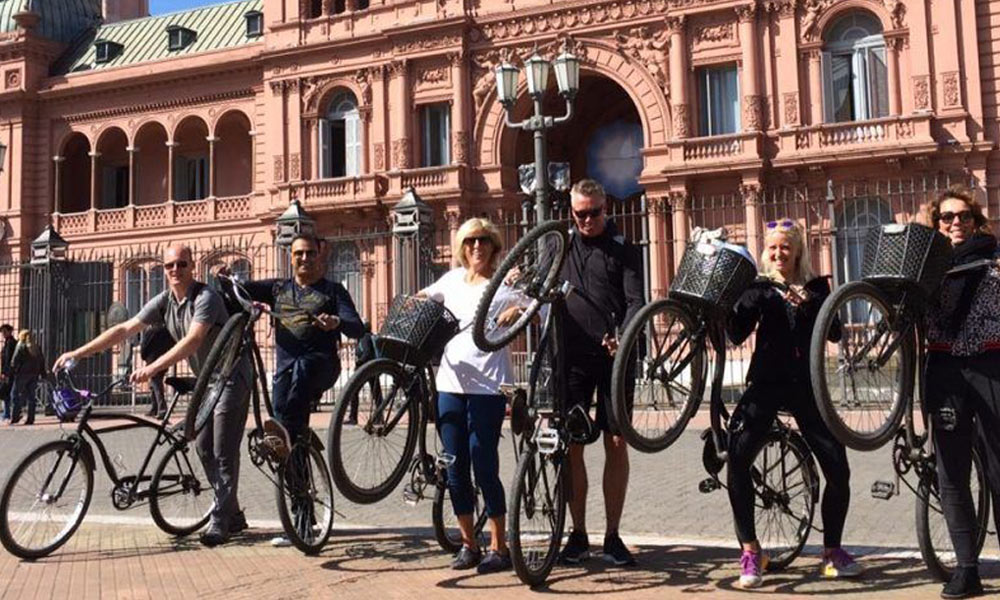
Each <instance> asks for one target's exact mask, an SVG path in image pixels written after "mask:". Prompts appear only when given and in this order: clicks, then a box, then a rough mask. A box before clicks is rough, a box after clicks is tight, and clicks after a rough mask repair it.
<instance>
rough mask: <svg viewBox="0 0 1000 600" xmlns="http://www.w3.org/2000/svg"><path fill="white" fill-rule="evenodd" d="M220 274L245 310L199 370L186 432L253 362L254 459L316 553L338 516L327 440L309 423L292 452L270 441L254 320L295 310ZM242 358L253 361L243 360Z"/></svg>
mask: <svg viewBox="0 0 1000 600" xmlns="http://www.w3.org/2000/svg"><path fill="white" fill-rule="evenodd" d="M218 279H219V281H220V282H221V283H222V284H223V291H224V293H225V294H227V295H228V296H229V298H230V299H231V300H232V302H231V304H232V305H234V306H238V307H239V308H240V310H239V311H238V312H236V313H235V314H233V315H232V316H230V317H229V320H228V321H226V324H225V326H223V328H222V331H221V332H220V333H219V335H218V337H217V338H216V340H215V342H214V344H213V345H212V349H211V350H210V351H209V353H208V357H207V358H206V360H205V364H204V366H203V367H202V369H201V372H200V374H199V376H198V379H197V383H196V385H195V387H194V390H193V393H192V396H191V401H190V402H189V404H188V408H187V413H186V414H185V432H186V434H187V438H188V439H189V440H194V439H195V437H197V435H198V433H199V432H200V431H201V430H202V429H203V428H204V427H205V425H206V424H207V423H208V420H209V419H211V418H212V416H213V413H214V410H215V405H216V404H217V402H218V400H219V398H220V397H221V395H222V392H223V390H224V388H225V386H226V385H227V383H228V382H230V381H232V380H233V379H234V377H239V376H240V374H239V373H238V372H237V370H238V369H240V368H249V369H250V372H251V374H250V381H251V385H250V395H251V408H252V409H253V410H252V413H253V417H254V428H253V430H252V431H250V433H249V434H248V435H247V452H248V454H249V457H250V462H251V464H253V465H254V466H255V467H257V469H258V470H260V471H261V472H262V473H263V474H264V476H265V477H267V478H268V479H269V480H270V481H271V483H273V484H274V486H275V501H276V503H277V505H278V518H279V520H280V521H281V527H282V530H283V531H284V533H285V535H286V536H287V537H288V540H289V541H290V542H291V543H292V545H293V546H295V547H296V548H297V549H298V550H299V551H301V552H302V553H304V554H307V555H313V554H317V553H319V552H320V551H321V550H322V549H323V546H324V545H325V544H326V542H327V540H328V539H329V538H330V535H331V533H332V531H333V517H334V508H333V503H334V499H333V484H332V483H331V481H330V472H329V469H327V466H326V461H325V460H324V458H323V450H324V448H323V443H322V442H321V441H320V439H319V436H317V435H316V433H315V432H314V431H312V430H311V429H308V430H307V431H306V432H304V433H303V434H302V435H301V436H299V438H298V439H296V440H293V441H292V447H291V448H290V449H289V453H288V455H287V456H286V457H281V456H279V455H278V453H277V452H275V450H274V449H273V448H272V447H271V445H269V444H267V443H266V442H265V435H264V421H263V419H262V416H261V402H262V401H263V404H264V408H265V410H266V411H267V415H268V417H273V415H274V411H273V408H272V406H271V400H270V395H269V393H268V390H267V376H266V373H267V371H266V370H265V369H264V361H263V359H262V358H261V354H260V348H259V347H258V346H257V341H256V336H255V331H254V326H255V325H256V323H257V322H258V321H259V320H260V318H261V317H262V316H263V315H264V314H270V315H271V316H273V317H274V318H289V317H294V316H295V315H294V314H293V313H294V312H295V311H282V312H278V311H273V310H265V308H264V306H263V305H260V304H257V303H255V302H253V300H252V299H251V298H250V295H249V293H248V292H247V291H246V289H245V288H244V287H243V286H242V285H241V284H240V282H239V281H238V280H237V279H236V278H235V277H233V276H232V275H229V274H226V273H220V274H218ZM243 361H246V363H248V364H249V367H244V366H241V364H245V363H243Z"/></svg>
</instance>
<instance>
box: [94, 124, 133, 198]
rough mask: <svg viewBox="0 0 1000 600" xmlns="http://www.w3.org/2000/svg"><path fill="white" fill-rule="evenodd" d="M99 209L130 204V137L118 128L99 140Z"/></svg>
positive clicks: (114, 128) (97, 163)
mask: <svg viewBox="0 0 1000 600" xmlns="http://www.w3.org/2000/svg"><path fill="white" fill-rule="evenodd" d="M96 146H97V161H96V165H97V202H96V206H97V208H122V207H124V206H128V203H129V186H130V185H131V181H130V180H129V166H128V150H127V148H128V137H127V136H126V135H125V132H124V131H122V130H121V129H119V128H117V127H112V128H110V129H108V130H106V131H105V132H104V133H102V134H101V137H100V138H98V140H97V144H96Z"/></svg>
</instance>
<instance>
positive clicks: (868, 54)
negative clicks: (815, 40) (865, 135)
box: [823, 11, 889, 123]
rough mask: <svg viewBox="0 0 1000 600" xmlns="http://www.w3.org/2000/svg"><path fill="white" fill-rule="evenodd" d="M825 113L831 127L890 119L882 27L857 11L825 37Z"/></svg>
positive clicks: (863, 13)
mask: <svg viewBox="0 0 1000 600" xmlns="http://www.w3.org/2000/svg"><path fill="white" fill-rule="evenodd" d="M823 96H824V98H823V99H824V102H823V106H824V112H825V113H826V121H827V122H828V123H843V122H848V121H863V120H866V119H877V118H879V117H885V116H888V115H889V73H888V66H887V62H886V49H885V38H884V37H882V24H881V22H879V20H878V19H877V18H875V17H874V16H872V15H871V14H870V13H866V12H861V11H854V12H852V13H850V14H848V15H846V16H844V17H842V18H841V19H839V20H838V21H837V22H835V23H834V24H833V26H831V27H830V29H829V30H828V31H827V33H826V35H825V36H824V46H823Z"/></svg>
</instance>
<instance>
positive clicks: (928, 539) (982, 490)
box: [916, 447, 990, 581]
mask: <svg viewBox="0 0 1000 600" xmlns="http://www.w3.org/2000/svg"><path fill="white" fill-rule="evenodd" d="M928 472H929V473H930V476H929V477H927V478H925V479H921V481H920V485H919V486H918V487H917V504H916V520H917V545H918V546H920V555H921V556H922V557H923V559H924V564H926V565H927V570H928V571H930V572H931V575H933V576H934V577H936V578H937V579H938V580H940V581H948V580H950V579H951V574H952V572H953V571H954V569H955V565H956V562H957V561H956V556H955V549H954V546H953V545H952V543H951V536H950V535H949V533H948V524H947V523H946V522H945V518H944V512H943V511H942V510H941V494H940V492H939V490H938V482H937V475H936V472H935V471H934V470H929V471H928ZM969 483H970V487H971V489H972V500H973V502H974V503H975V505H976V524H977V526H978V528H979V529H978V532H977V535H976V556H979V552H980V551H982V549H983V544H984V543H985V542H986V534H987V532H988V531H989V525H990V488H989V484H988V483H987V481H986V471H985V470H984V469H983V459H982V455H981V454H980V453H979V450H978V449H977V448H975V447H973V449H972V469H971V470H970V473H969Z"/></svg>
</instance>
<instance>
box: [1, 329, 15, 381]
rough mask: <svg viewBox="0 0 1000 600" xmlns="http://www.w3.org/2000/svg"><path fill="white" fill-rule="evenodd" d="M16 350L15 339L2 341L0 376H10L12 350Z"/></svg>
mask: <svg viewBox="0 0 1000 600" xmlns="http://www.w3.org/2000/svg"><path fill="white" fill-rule="evenodd" d="M15 348H17V338H14V337H11V338H10V339H9V340H4V341H3V350H0V374H3V375H8V376H9V375H10V374H11V365H12V362H11V361H12V360H13V359H14V349H15Z"/></svg>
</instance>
